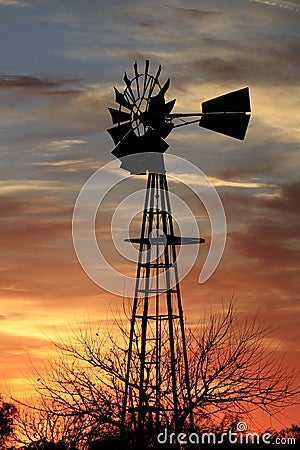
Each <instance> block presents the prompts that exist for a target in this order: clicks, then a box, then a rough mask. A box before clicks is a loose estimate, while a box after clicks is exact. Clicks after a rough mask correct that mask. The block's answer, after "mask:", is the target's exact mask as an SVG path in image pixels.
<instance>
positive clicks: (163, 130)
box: [155, 122, 174, 139]
mask: <svg viewBox="0 0 300 450" xmlns="http://www.w3.org/2000/svg"><path fill="white" fill-rule="evenodd" d="M173 128H174V124H173V123H165V122H164V124H163V125H162V126H160V127H158V128H156V129H155V131H156V132H157V133H158V134H159V135H160V136H161V137H162V138H163V139H165V138H166V137H167V136H169V134H170V133H171V131H172V130H173Z"/></svg>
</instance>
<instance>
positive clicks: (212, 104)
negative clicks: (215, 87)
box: [202, 87, 251, 113]
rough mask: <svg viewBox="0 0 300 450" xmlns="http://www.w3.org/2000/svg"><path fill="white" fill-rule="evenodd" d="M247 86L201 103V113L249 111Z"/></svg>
mask: <svg viewBox="0 0 300 450" xmlns="http://www.w3.org/2000/svg"><path fill="white" fill-rule="evenodd" d="M250 111H251V107H250V96H249V88H248V87H246V88H242V89H238V90H237V91H233V92H229V93H228V94H224V95H221V96H220V97H216V98H212V99H211V100H208V101H206V102H203V103H202V112H203V113H216V112H250Z"/></svg>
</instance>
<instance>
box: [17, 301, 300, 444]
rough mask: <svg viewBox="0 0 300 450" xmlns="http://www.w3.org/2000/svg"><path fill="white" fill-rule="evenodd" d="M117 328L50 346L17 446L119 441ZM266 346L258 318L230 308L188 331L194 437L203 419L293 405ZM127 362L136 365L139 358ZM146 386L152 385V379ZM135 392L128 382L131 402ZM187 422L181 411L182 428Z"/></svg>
mask: <svg viewBox="0 0 300 450" xmlns="http://www.w3.org/2000/svg"><path fill="white" fill-rule="evenodd" d="M118 325H119V326H118V335H117V336H113V335H111V334H109V333H108V334H107V335H106V336H105V337H100V333H99V332H98V331H97V330H96V329H93V327H92V326H91V325H88V324H87V326H86V327H84V328H83V329H81V330H80V331H79V332H77V333H72V334H71V336H70V338H69V340H68V342H65V341H64V342H58V343H57V342H56V343H55V344H54V345H55V347H56V349H57V352H58V357H57V359H56V360H55V361H53V362H50V364H49V365H48V366H47V370H45V371H44V372H43V373H40V372H39V371H37V372H36V373H35V376H34V378H35V382H34V383H33V384H34V388H35V390H36V393H37V394H38V396H39V398H40V401H39V403H36V402H35V404H34V405H33V410H32V411H33V412H32V413H31V414H33V415H31V416H30V415H29V413H28V410H27V412H26V411H25V413H23V416H22V417H21V416H20V420H19V424H18V436H19V438H18V439H19V441H22V443H25V441H30V439H31V440H32V441H36V440H37V439H42V438H43V436H44V438H45V439H46V440H47V439H48V441H53V442H59V441H65V442H67V443H68V445H69V447H68V448H72V445H73V444H74V443H76V448H80V449H90V448H92V443H93V442H96V441H97V442H98V443H99V442H101V441H103V440H105V437H110V438H113V437H114V438H115V437H116V436H118V435H119V432H120V427H121V419H120V418H121V413H122V399H123V392H124V382H125V371H126V356H127V354H126V353H127V348H126V345H127V338H128V330H127V328H126V327H124V326H123V324H122V323H119V324H118ZM268 342H270V330H269V329H268V327H267V326H265V325H264V324H260V323H259V322H258V320H257V318H254V319H251V320H248V321H247V320H246V321H245V320H244V321H242V320H241V319H240V318H239V316H238V314H237V313H236V311H235V310H234V308H233V304H232V302H231V303H230V305H229V307H228V308H227V309H223V311H222V312H221V313H218V314H211V315H210V316H209V317H206V318H204V320H203V323H202V325H198V326H197V327H194V328H193V329H190V330H188V332H187V347H188V355H189V368H190V382H191V388H192V404H193V412H194V416H195V418H196V421H195V422H196V427H197V429H198V430H203V429H204V428H205V427H206V426H207V421H208V419H209V422H210V424H215V425H216V424H217V423H218V421H222V420H224V415H227V416H230V417H236V416H237V415H239V417H244V416H245V415H246V414H247V415H249V414H251V413H253V411H254V410H255V409H257V408H259V409H262V410H264V411H266V412H267V413H269V414H276V413H278V412H280V411H281V410H282V408H283V407H286V406H289V405H291V404H294V403H295V401H296V400H295V399H296V394H298V392H299V391H298V390H297V388H296V387H294V380H295V375H296V374H295V372H294V371H293V369H291V368H290V367H287V366H286V365H285V363H284V359H281V360H278V359H277V356H276V352H274V349H273V348H272V346H271V345H270V344H267V343H268ZM162 347H163V348H162V362H161V364H164V361H165V360H166V355H165V354H164V345H163V344H162ZM132 357H133V358H135V359H136V362H137V366H138V360H137V358H138V357H139V355H138V354H134V355H133V356H132ZM178 372H179V375H180V374H183V372H184V371H183V368H182V367H180V360H179V362H178ZM169 377H170V371H169V370H168V365H167V364H166V366H165V371H164V376H163V378H164V380H163V383H164V386H168V383H169ZM147 382H149V383H151V373H150V374H149V377H148V381H147ZM180 388H181V387H180V385H179V386H178V389H180ZM137 389H138V385H137V384H136V385H135V382H134V379H133V381H132V385H131V395H132V396H134V395H135V392H136V391H137ZM162 396H163V400H164V401H165V404H166V411H165V414H164V415H163V416H162V426H166V427H168V426H169V425H170V423H169V422H168V412H167V411H168V409H169V408H170V407H172V404H171V400H170V396H169V393H168V390H167V389H166V390H165V391H164V392H162ZM27 408H28V405H27ZM34 412H38V416H39V417H38V419H34V417H33V416H34V414H35V413H34ZM26 414H27V415H26ZM187 415H188V411H187V409H186V408H185V407H184V405H183V407H182V413H181V423H182V429H184V427H185V419H186V417H187ZM134 420H135V418H134V414H132V415H131V416H130V414H128V421H127V436H128V440H129V441H131V436H132V433H133V430H134V427H135V423H134ZM41 423H44V426H43V425H41ZM28 424H29V425H28ZM211 426H212V425H211ZM45 430H46V431H45ZM58 430H59V431H58ZM150 431H151V430H145V432H150ZM42 435H43V436H42ZM74 436H75V438H74V439H73V441H72V437H74ZM94 448H101V447H94Z"/></svg>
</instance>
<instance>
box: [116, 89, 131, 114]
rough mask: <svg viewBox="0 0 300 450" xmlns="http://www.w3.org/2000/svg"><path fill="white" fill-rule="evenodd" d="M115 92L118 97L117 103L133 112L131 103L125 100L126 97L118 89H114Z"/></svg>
mask: <svg viewBox="0 0 300 450" xmlns="http://www.w3.org/2000/svg"><path fill="white" fill-rule="evenodd" d="M114 90H115V96H116V97H115V101H116V103H119V105H122V106H124V108H127V109H129V110H131V105H130V103H129V102H128V101H127V100H126V99H125V97H124V95H123V94H121V92H120V91H118V89H117V88H114Z"/></svg>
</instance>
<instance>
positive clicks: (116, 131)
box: [107, 122, 134, 144]
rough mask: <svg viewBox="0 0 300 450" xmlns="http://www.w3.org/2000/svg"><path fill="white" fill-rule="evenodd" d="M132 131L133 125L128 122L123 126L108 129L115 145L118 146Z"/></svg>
mask: <svg viewBox="0 0 300 450" xmlns="http://www.w3.org/2000/svg"><path fill="white" fill-rule="evenodd" d="M130 130H131V131H132V128H131V123H130V122H128V123H123V124H122V125H118V126H117V127H113V128H108V129H107V132H108V133H109V134H110V136H111V138H112V140H113V141H114V143H115V144H118V143H119V142H120V141H122V139H124V137H125V136H126V135H127V133H128V132H129V131H130ZM133 134H134V133H133Z"/></svg>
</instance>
